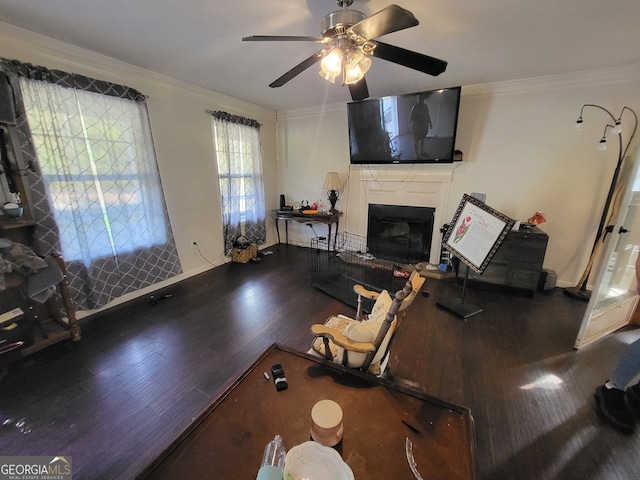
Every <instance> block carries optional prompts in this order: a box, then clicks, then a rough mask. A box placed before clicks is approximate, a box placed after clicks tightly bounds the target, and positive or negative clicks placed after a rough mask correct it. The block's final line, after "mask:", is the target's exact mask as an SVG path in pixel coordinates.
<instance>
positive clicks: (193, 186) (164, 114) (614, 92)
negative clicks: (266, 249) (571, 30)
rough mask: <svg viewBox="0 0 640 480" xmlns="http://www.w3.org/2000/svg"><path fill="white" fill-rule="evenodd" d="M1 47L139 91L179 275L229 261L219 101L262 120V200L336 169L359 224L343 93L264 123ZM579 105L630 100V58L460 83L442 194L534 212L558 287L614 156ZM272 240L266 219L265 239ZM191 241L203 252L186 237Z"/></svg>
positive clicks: (131, 72)
mask: <svg viewBox="0 0 640 480" xmlns="http://www.w3.org/2000/svg"><path fill="white" fill-rule="evenodd" d="M0 56H3V57H6V58H15V59H18V60H20V61H22V62H28V63H33V64H37V65H44V66H46V67H48V68H58V69H62V70H66V71H71V72H75V73H80V74H85V75H88V76H92V77H95V78H99V79H103V80H109V81H113V82H117V83H121V84H124V85H128V86H130V87H133V88H136V89H138V90H140V91H141V92H143V93H144V94H146V95H148V96H149V100H148V105H149V112H150V117H151V125H152V129H153V135H154V140H155V142H156V149H157V155H158V162H159V166H160V172H161V175H162V180H163V186H164V190H165V195H166V201H167V207H168V209H169V215H170V218H171V222H172V225H173V229H174V235H175V237H176V242H177V245H178V251H179V254H180V259H181V262H182V266H183V269H184V271H185V274H184V275H183V276H189V275H193V274H196V273H199V272H201V271H204V270H206V269H208V268H210V267H211V264H214V265H218V264H220V263H221V262H223V261H227V260H228V258H223V256H222V251H223V245H222V233H221V229H222V224H221V218H220V208H219V195H218V188H217V182H216V169H215V163H214V151H213V134H212V130H211V118H210V116H209V115H207V114H206V113H205V110H218V109H220V110H226V111H229V112H231V113H237V114H240V115H244V116H248V117H251V118H255V119H256V120H258V121H259V122H260V123H262V125H263V127H262V129H261V138H262V144H263V155H264V162H265V170H264V171H265V187H266V188H265V193H266V195H267V202H268V209H272V208H276V207H277V205H278V195H279V194H280V193H284V194H285V195H286V196H287V200H288V203H292V202H293V201H295V200H303V199H306V200H309V201H310V202H314V201H315V200H317V199H318V198H323V199H324V198H326V192H325V191H324V190H322V183H323V181H324V177H325V175H326V173H327V172H328V171H337V172H339V174H340V176H341V177H342V179H343V180H347V184H346V188H345V191H344V192H343V193H342V196H341V198H340V200H339V201H338V208H339V209H340V210H343V211H344V212H345V216H344V218H343V219H342V221H341V225H340V229H341V230H347V231H353V232H354V233H358V232H360V231H361V230H362V228H363V227H362V226H363V222H362V216H363V215H365V216H366V212H364V213H363V212H361V211H360V210H361V207H359V206H358V205H359V202H358V201H357V198H358V190H357V189H358V188H361V187H360V185H361V182H360V176H361V174H362V173H363V172H366V173H369V172H373V174H374V175H376V174H378V173H380V172H381V171H382V170H383V169H381V168H380V167H376V166H370V167H369V166H357V167H350V165H349V146H348V139H347V123H346V105H344V104H340V105H329V106H319V107H317V108H311V109H304V110H299V111H290V112H278V117H277V121H276V113H275V112H272V111H268V110H265V109H263V108H261V107H257V106H254V105H251V104H247V103H244V102H241V101H239V100H236V99H233V98H230V97H227V96H224V95H221V94H218V93H216V92H212V91H208V90H205V89H202V88H199V87H195V86H192V85H188V84H185V83H183V82H179V81H177V80H174V79H171V78H168V77H164V76H161V75H158V74H155V73H153V72H150V71H147V70H143V69H140V68H137V67H133V66H131V65H128V64H124V63H122V62H118V61H116V60H113V59H110V58H107V57H104V56H100V55H97V54H95V53H93V52H89V51H86V50H83V49H80V48H77V47H73V46H71V45H68V44H64V43H61V42H57V41H55V40H52V39H49V38H46V37H42V36H40V35H37V34H33V33H31V32H28V31H25V30H22V29H18V28H15V27H13V26H10V25H7V24H3V23H0ZM428 89H429V82H428V77H427V78H426V80H425V87H424V90H428ZM397 93H399V94H400V93H407V92H397ZM584 103H596V104H600V105H602V106H604V107H606V108H608V109H610V110H611V111H613V112H614V113H615V114H616V115H617V113H618V112H619V111H620V110H621V108H622V106H623V105H628V106H630V107H632V108H634V109H635V110H636V111H640V66H638V65H636V66H630V67H627V68H617V69H611V70H608V71H594V72H583V73H580V74H572V75H564V76H556V77H546V78H537V79H529V80H523V81H518V82H509V83H502V84H493V85H482V86H473V87H464V88H463V93H462V101H461V106H460V120H459V128H458V139H457V143H456V147H457V148H458V149H460V150H462V151H463V152H464V160H465V161H464V163H462V164H454V172H453V182H452V184H451V188H450V192H449V199H448V203H447V204H448V210H449V212H448V216H449V217H451V216H452V215H453V213H454V211H455V208H456V206H457V204H458V202H459V200H460V198H461V197H462V194H463V193H470V192H474V191H475V192H484V193H486V194H487V203H488V204H489V205H490V206H492V207H494V208H496V209H497V210H500V211H502V212H503V213H505V214H507V215H509V216H511V217H513V218H515V219H518V220H526V219H527V218H528V217H529V216H530V215H532V214H533V213H534V212H535V211H536V210H540V211H542V212H543V213H544V214H545V215H546V217H547V223H546V224H544V225H543V227H542V228H543V229H544V230H545V231H546V232H547V233H548V234H549V236H550V242H549V248H548V250H547V256H546V259H545V267H546V268H551V269H554V270H555V271H556V272H557V273H558V278H559V282H558V284H559V285H560V286H570V285H573V284H574V283H575V282H576V281H577V279H578V278H579V276H580V274H581V273H582V270H583V269H584V263H586V259H587V258H588V256H589V252H590V251H591V247H592V244H593V237H594V234H595V231H596V229H597V225H598V221H599V218H600V215H601V211H602V206H603V204H604V199H605V197H606V193H607V190H608V187H609V183H610V179H611V175H612V173H613V168H614V164H615V160H616V158H615V157H616V149H615V148H609V150H608V151H607V152H606V153H604V154H602V153H599V152H597V151H596V150H595V148H594V147H595V145H596V144H597V143H598V140H599V139H600V136H601V135H602V130H603V128H604V125H605V124H606V121H607V118H606V117H605V116H604V114H603V113H602V112H599V111H595V110H593V109H591V110H588V111H586V112H585V128H584V131H583V132H582V133H581V134H577V133H576V132H575V130H574V124H575V120H576V118H577V116H578V114H579V112H580V107H581V106H582V105H583V104H584ZM613 145H614V143H613V142H611V144H610V146H611V147H613ZM392 168H393V169H394V170H393V174H394V175H398V174H399V173H400V176H411V175H416V174H421V173H422V172H428V171H429V170H430V169H433V168H435V167H434V166H429V165H415V166H413V167H404V166H394V167H392ZM354 199H355V200H354ZM315 228H316V230H318V228H324V227H322V226H320V225H319V226H317V227H315ZM318 233H319V232H318ZM312 234H313V232H312V231H311V230H310V229H309V228H308V227H306V226H304V225H301V224H292V225H291V228H290V239H291V241H292V243H295V244H299V245H308V244H309V239H310V237H311V236H312ZM274 238H275V236H274V229H273V225H272V224H270V228H269V232H268V242H267V244H268V245H269V244H271V243H273V242H274ZM193 240H196V241H197V242H198V244H199V245H200V249H201V252H202V254H203V255H204V256H205V257H206V258H207V259H208V261H210V262H211V264H209V263H208V261H207V260H204V259H203V258H201V257H200V255H199V254H198V252H197V250H196V249H194V248H193V246H192V241H193Z"/></svg>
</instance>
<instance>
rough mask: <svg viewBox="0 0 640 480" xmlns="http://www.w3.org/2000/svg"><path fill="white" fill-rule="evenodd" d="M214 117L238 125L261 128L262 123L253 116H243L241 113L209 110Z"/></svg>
mask: <svg viewBox="0 0 640 480" xmlns="http://www.w3.org/2000/svg"><path fill="white" fill-rule="evenodd" d="M208 113H210V114H211V115H212V116H213V118H217V119H218V120H224V121H225V122H229V123H237V124H238V125H246V126H247V127H253V128H257V129H258V130H259V129H260V123H259V122H258V121H256V120H254V119H252V118H247V117H242V116H240V115H232V114H231V113H227V112H221V111H210V110H209V111H208Z"/></svg>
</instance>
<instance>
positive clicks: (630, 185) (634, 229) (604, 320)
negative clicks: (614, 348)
mask: <svg viewBox="0 0 640 480" xmlns="http://www.w3.org/2000/svg"><path fill="white" fill-rule="evenodd" d="M639 155H640V151H639V149H638V145H637V144H636V146H635V148H633V150H632V154H631V156H630V157H628V158H627V159H626V160H625V162H624V163H623V165H626V171H625V168H624V167H623V169H622V171H621V173H620V181H623V182H626V183H627V185H626V189H625V190H623V192H624V197H623V199H622V203H621V206H620V210H619V212H620V213H619V215H618V218H616V219H615V224H614V226H613V230H612V232H611V233H609V234H608V235H607V236H606V239H605V248H604V250H603V254H602V256H601V257H600V258H601V260H600V265H599V266H598V269H597V277H596V283H595V286H594V289H593V291H592V292H591V297H590V299H589V304H588V305H587V310H586V312H585V314H584V317H583V319H582V325H581V326H580V331H579V332H578V337H577V338H576V343H575V345H574V346H575V348H578V349H579V348H581V347H584V346H586V345H588V344H590V343H592V342H594V341H596V340H598V339H600V338H602V337H604V336H606V335H608V334H609V333H612V332H614V331H616V330H618V329H619V328H621V327H623V326H625V325H627V324H628V323H629V321H630V320H631V318H632V317H633V314H634V312H635V309H636V305H637V303H638V294H637V293H636V292H637V287H636V273H635V270H636V269H635V264H636V259H637V258H638V253H639V252H640V175H639V173H640V172H639V169H638V164H639V163H640V161H639ZM621 185H622V184H621Z"/></svg>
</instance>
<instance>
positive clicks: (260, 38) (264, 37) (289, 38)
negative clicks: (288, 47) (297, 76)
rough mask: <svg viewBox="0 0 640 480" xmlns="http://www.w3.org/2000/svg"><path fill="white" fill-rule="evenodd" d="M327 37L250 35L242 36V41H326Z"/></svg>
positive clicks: (327, 40) (329, 39) (328, 39)
mask: <svg viewBox="0 0 640 480" xmlns="http://www.w3.org/2000/svg"><path fill="white" fill-rule="evenodd" d="M331 40H332V39H331V38H329V37H307V36H304V35H251V36H250V37H243V38H242V41H243V42H318V43H327V42H329V41H331Z"/></svg>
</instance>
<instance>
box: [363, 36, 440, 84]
mask: <svg viewBox="0 0 640 480" xmlns="http://www.w3.org/2000/svg"><path fill="white" fill-rule="evenodd" d="M375 43H376V44H377V45H376V48H374V49H373V53H372V55H373V56H374V57H377V58H381V59H382V60H387V61H389V62H393V63H397V64H398V65H403V66H405V67H408V68H412V69H413V70H418V71H419V72H423V73H428V74H429V75H433V76H434V77H435V76H437V75H440V74H441V73H442V72H444V71H445V70H446V69H447V62H445V61H444V60H440V59H439V58H435V57H430V56H428V55H423V54H422V53H418V52H412V51H411V50H407V49H405V48H401V47H396V46H394V45H389V44H388V43H382V42H378V41H377V40H376V42H375Z"/></svg>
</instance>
